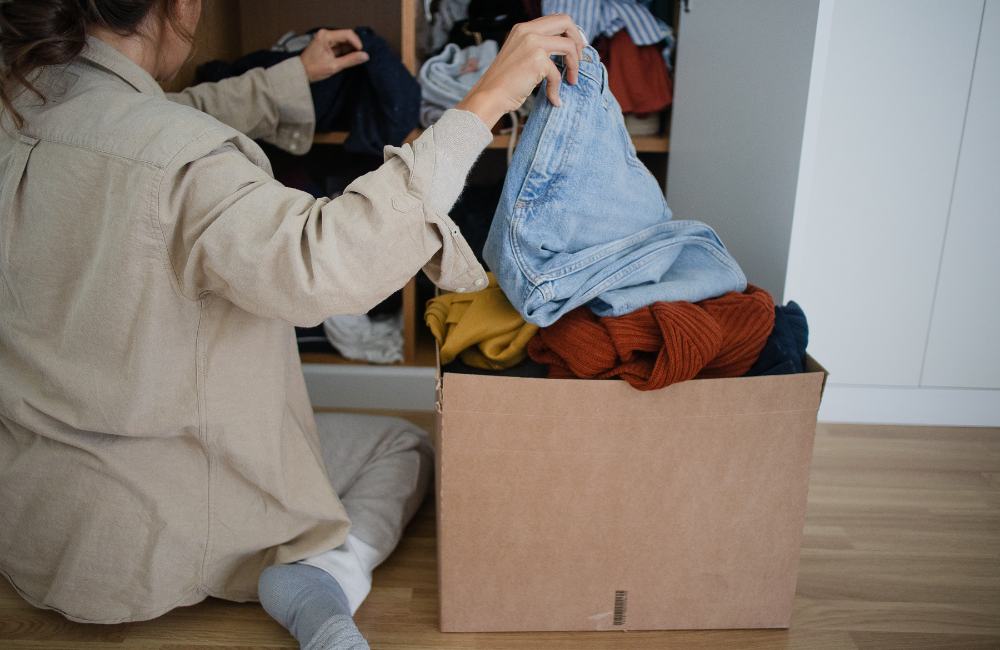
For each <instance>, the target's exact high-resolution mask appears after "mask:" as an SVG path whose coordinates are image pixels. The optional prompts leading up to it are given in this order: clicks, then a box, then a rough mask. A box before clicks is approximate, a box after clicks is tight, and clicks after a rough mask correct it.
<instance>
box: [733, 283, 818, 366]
mask: <svg viewBox="0 0 1000 650" xmlns="http://www.w3.org/2000/svg"><path fill="white" fill-rule="evenodd" d="M808 343H809V323H808V322H807V321H806V315H805V313H803V311H802V308H801V307H799V305H798V304H797V303H796V302H795V301H790V302H789V303H788V304H787V305H785V306H784V307H782V306H780V305H779V306H776V307H775V308H774V328H773V329H772V330H771V335H770V336H768V337H767V343H765V344H764V349H763V350H761V352H760V356H759V357H757V361H755V362H754V364H753V366H752V367H751V368H750V370H749V371H748V372H747V373H746V374H747V376H749V377H756V376H759V375H792V374H795V373H799V372H805V367H806V345H808Z"/></svg>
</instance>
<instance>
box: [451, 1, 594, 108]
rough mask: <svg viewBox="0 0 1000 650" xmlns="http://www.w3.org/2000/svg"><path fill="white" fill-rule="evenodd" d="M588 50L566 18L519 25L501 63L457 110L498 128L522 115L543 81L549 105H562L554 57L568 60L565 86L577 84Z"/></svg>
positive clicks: (501, 55)
mask: <svg viewBox="0 0 1000 650" xmlns="http://www.w3.org/2000/svg"><path fill="white" fill-rule="evenodd" d="M586 45H587V44H586V43H585V42H584V40H583V36H581V35H580V31H579V30H578V29H577V27H576V25H575V24H574V23H573V19H572V18H570V17H569V16H567V15H566V14H552V15H550V16H543V17H542V18H537V19H535V20H532V21H531V22H527V23H520V24H517V25H514V28H513V29H511V30H510V35H508V36H507V40H506V42H504V44H503V48H502V49H501V50H500V53H499V54H497V58H496V59H494V61H493V63H492V64H491V65H490V67H489V68H488V69H487V70H486V72H485V73H484V74H483V76H482V77H481V78H480V79H479V81H478V82H477V83H476V85H475V86H473V87H472V90H470V91H469V92H468V94H467V95H466V96H465V99H463V100H462V101H461V102H460V103H459V104H458V106H457V107H456V108H460V109H463V110H467V111H470V112H472V113H475V114H476V115H478V116H479V117H480V119H482V120H483V122H485V123H486V126H488V127H490V128H493V125H494V124H496V122H497V120H499V119H500V117H501V116H502V115H503V114H504V113H508V112H510V111H513V110H517V108H518V107H520V106H521V104H523V103H524V100H525V99H527V98H528V95H530V94H531V91H532V90H534V89H535V86H537V85H538V84H540V83H541V82H542V79H547V80H548V84H547V86H546V90H545V94H546V95H548V98H549V101H551V102H552V104H553V105H554V106H559V105H561V102H560V101H559V82H560V79H561V75H560V73H559V68H557V67H556V64H555V63H553V62H552V59H551V58H550V57H551V56H552V55H553V54H561V55H562V56H563V57H565V61H566V67H567V70H566V81H568V82H569V83H571V84H575V83H576V76H577V73H578V71H579V69H580V57H581V56H583V48H584V47H586Z"/></svg>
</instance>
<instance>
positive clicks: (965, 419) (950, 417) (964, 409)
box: [819, 383, 1000, 427]
mask: <svg viewBox="0 0 1000 650" xmlns="http://www.w3.org/2000/svg"><path fill="white" fill-rule="evenodd" d="M819 420H820V421H821V422H858V423H865V424H915V425H928V426H956V427H1000V390H980V389H971V388H968V389H967V388H898V387H881V386H847V385H837V384H833V383H827V385H826V389H825V391H824V392H823V402H822V405H821V406H820V408H819Z"/></svg>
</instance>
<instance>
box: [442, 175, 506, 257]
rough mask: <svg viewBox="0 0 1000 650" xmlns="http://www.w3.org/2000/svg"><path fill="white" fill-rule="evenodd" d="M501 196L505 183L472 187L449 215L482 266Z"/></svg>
mask: <svg viewBox="0 0 1000 650" xmlns="http://www.w3.org/2000/svg"><path fill="white" fill-rule="evenodd" d="M501 194H503V181H500V182H499V183H494V184H493V185H481V186H471V185H470V186H469V187H466V188H465V191H463V192H462V196H460V197H458V201H456V202H455V206H454V207H453V208H452V209H451V212H450V213H449V214H448V216H449V217H451V220H452V221H454V222H455V225H456V226H458V228H459V230H461V231H462V236H463V237H465V241H467V242H468V243H469V248H471V249H472V252H473V253H474V254H475V256H476V259H477V260H479V263H480V264H484V265H485V264H486V262H485V261H484V260H483V247H484V246H486V238H487V237H488V236H489V234H490V225H491V224H492V223H493V215H494V213H496V211H497V205H499V204H500V195H501Z"/></svg>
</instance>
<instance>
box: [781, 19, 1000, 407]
mask: <svg viewBox="0 0 1000 650" xmlns="http://www.w3.org/2000/svg"><path fill="white" fill-rule="evenodd" d="M998 3H1000V0H987V4H989V5H991V6H990V7H989V12H988V13H987V18H988V19H989V20H988V21H987V24H984V23H983V18H984V2H983V0H925V1H922V2H915V1H913V0H880V1H878V2H872V1H870V0H836V1H835V2H834V1H833V0H822V2H821V6H820V10H819V24H818V30H817V34H818V35H817V38H816V44H817V45H816V47H817V51H816V52H815V53H814V63H815V65H814V69H813V76H812V79H811V85H810V96H809V103H808V104H807V111H806V113H807V114H806V120H805V122H806V126H805V132H804V136H803V149H802V156H801V163H800V173H799V175H798V190H797V196H796V207H795V214H794V221H793V226H792V234H791V241H790V249H789V256H788V274H787V278H786V285H785V297H786V299H794V300H796V301H797V302H799V304H801V305H802V307H803V309H804V310H805V312H806V315H807V316H808V318H809V323H810V329H811V332H810V346H809V348H810V352H811V353H812V355H813V356H814V357H815V358H816V359H818V360H819V361H820V362H821V363H823V364H824V365H825V366H826V367H827V368H828V369H829V370H830V371H831V377H830V382H829V383H828V389H827V390H828V393H827V397H826V398H825V400H824V407H823V409H821V412H820V417H821V419H827V420H847V421H869V422H871V421H881V422H899V423H920V424H991V425H994V426H996V425H1000V392H994V391H989V390H987V391H983V390H975V389H976V388H985V387H988V386H992V387H994V388H995V387H997V385H996V384H990V382H991V381H993V379H995V376H994V375H991V374H990V373H991V371H992V372H995V371H996V363H995V362H991V361H990V360H989V359H990V357H989V354H996V350H997V348H996V344H995V342H988V339H989V338H990V337H989V334H990V333H991V332H992V333H995V332H997V328H996V326H995V325H994V323H996V322H997V316H998V315H1000V313H998V307H997V305H998V301H997V300H996V297H997V296H998V289H1000V281H998V280H1000V271H998V270H997V269H998V267H997V263H996V261H995V260H996V257H997V256H996V254H995V253H994V252H992V249H993V248H995V244H996V243H997V242H998V238H997V237H996V235H995V234H994V235H993V237H992V242H993V243H994V246H990V245H989V244H986V245H984V244H982V242H979V241H978V240H977V237H982V236H984V235H985V236H986V237H989V233H990V232H994V233H995V232H996V229H997V227H998V226H997V222H998V219H997V216H998V213H997V209H996V206H997V204H998V203H997V198H996V190H995V189H993V190H988V189H987V187H988V186H989V185H991V184H990V183H989V181H988V180H987V179H988V178H992V179H997V178H1000V176H998V175H997V173H996V172H995V171H993V172H991V171H990V169H991V168H990V167H989V165H990V164H993V165H995V164H996V156H997V153H996V152H997V151H998V145H997V144H996V142H997V141H996V140H995V138H996V137H997V133H998V129H1000V124H998V120H997V119H996V116H997V115H998V109H997V108H996V106H997V104H996V99H995V94H994V93H995V91H996V88H997V86H998V85H1000V79H998V78H997V74H996V70H997V65H996V63H993V62H992V60H993V58H994V57H995V56H996V55H995V54H991V52H992V51H993V50H992V49H991V48H992V47H993V46H992V45H989V46H984V47H983V48H981V49H982V53H983V56H984V59H983V62H982V64H981V65H980V66H979V67H978V68H977V70H978V74H977V79H976V86H975V87H974V86H973V68H974V64H975V63H976V56H977V47H978V46H979V45H980V26H981V25H984V30H985V31H984V36H986V37H987V40H988V41H990V40H992V41H998V42H1000V34H997V35H996V36H993V35H991V34H992V31H990V30H994V29H995V28H993V27H990V26H989V25H992V22H994V21H995V18H993V17H992V16H993V12H994V11H995V9H996V8H995V6H993V5H996V4H998ZM979 87H982V89H981V90H979V91H976V88H979ZM991 89H992V90H991ZM970 91H976V92H973V94H972V96H973V98H976V97H981V99H978V100H976V103H975V104H974V105H973V106H971V108H970V103H969V100H970ZM980 104H981V105H980ZM967 108H968V109H969V117H970V120H969V121H968V124H967V120H966V114H967ZM963 129H965V136H966V137H965V140H964V141H963ZM991 138H994V139H993V140H991ZM973 139H974V140H975V141H976V144H973V143H972V142H971V140H973ZM960 153H961V154H962V155H963V159H962V165H960V164H959V162H960ZM991 161H992V162H991ZM992 169H994V170H995V169H996V167H993V168H992ZM956 179H958V182H956ZM995 184H997V183H995V182H994V183H992V185H995ZM991 192H992V193H991ZM953 193H954V197H955V200H954V201H953ZM991 203H992V205H991ZM991 229H992V231H991ZM946 233H947V238H946ZM976 243H978V244H979V249H978V252H977V250H976V245H975V244H976ZM982 253H987V254H986V255H985V256H983V255H982ZM942 260H944V264H942ZM939 275H940V282H939ZM973 278H974V280H973ZM977 293H978V294H979V295H980V296H981V297H982V302H984V303H986V306H985V307H983V308H981V309H978V310H976V309H973V310H969V309H967V308H962V307H961V306H960V305H962V303H967V302H968V300H969V298H970V297H971V296H973V295H975V294H977ZM956 310H957V311H956ZM966 316H967V317H968V318H966ZM932 321H933V323H934V328H933V330H932ZM956 338H960V339H961V341H957V340H956ZM994 338H995V335H994ZM929 342H930V346H929V345H928V343H929ZM977 350H978V352H977ZM991 350H992V352H991ZM928 351H929V352H930V354H927V353H928ZM984 352H986V353H987V354H985V355H984V359H981V360H980V361H981V363H980V366H979V370H973V369H972V367H971V366H970V365H969V362H970V360H971V359H973V357H975V356H976V355H977V354H979V355H983V353H984ZM925 358H926V359H927V363H926V364H925ZM991 363H992V365H991ZM928 382H929V383H928ZM931 386H946V387H948V389H946V390H943V389H939V388H931ZM956 389H957V390H956ZM970 389H972V390H971V392H970ZM918 407H919V408H918Z"/></svg>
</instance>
